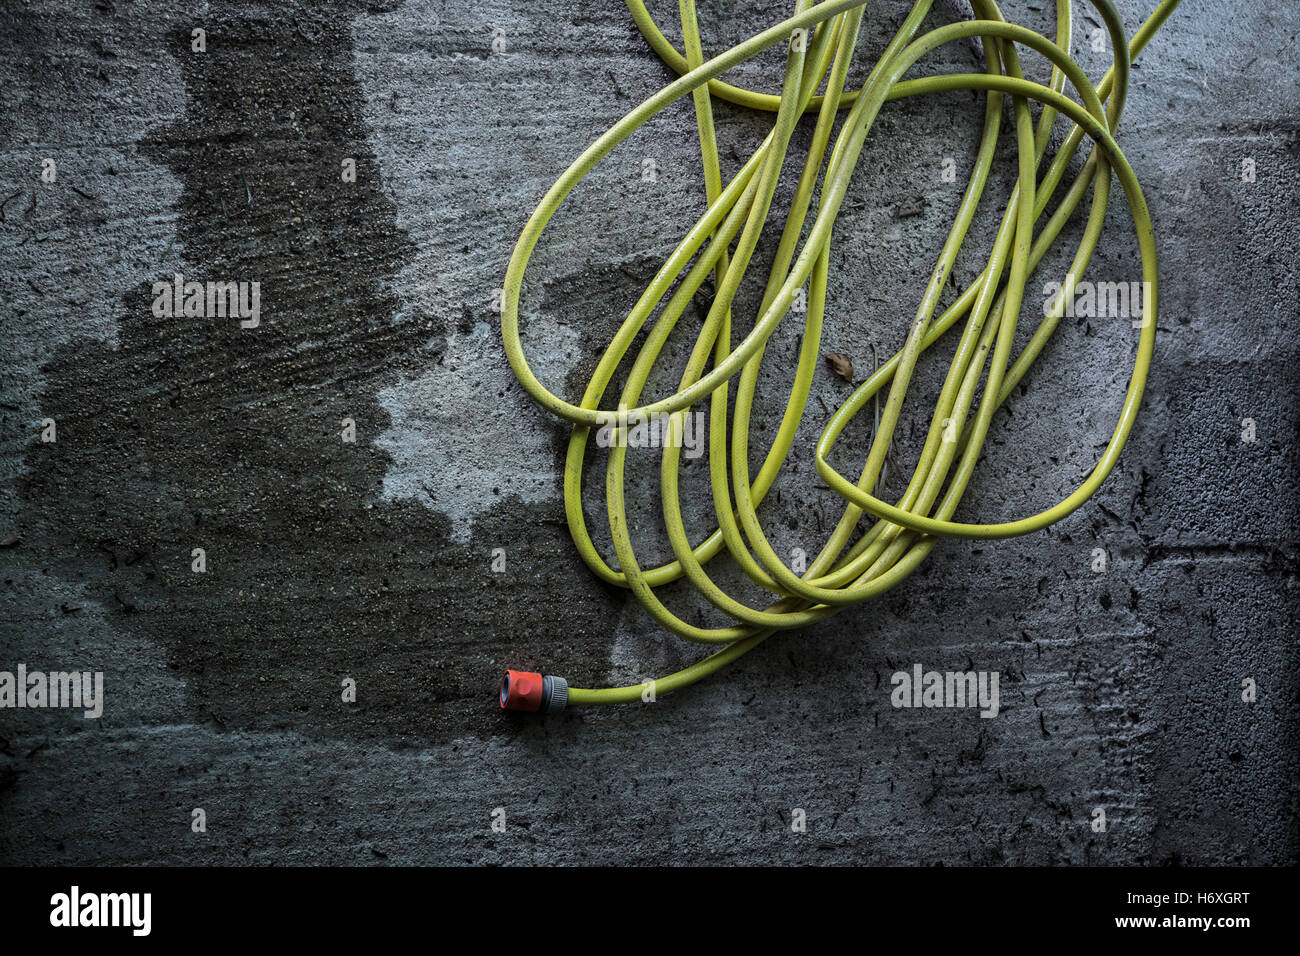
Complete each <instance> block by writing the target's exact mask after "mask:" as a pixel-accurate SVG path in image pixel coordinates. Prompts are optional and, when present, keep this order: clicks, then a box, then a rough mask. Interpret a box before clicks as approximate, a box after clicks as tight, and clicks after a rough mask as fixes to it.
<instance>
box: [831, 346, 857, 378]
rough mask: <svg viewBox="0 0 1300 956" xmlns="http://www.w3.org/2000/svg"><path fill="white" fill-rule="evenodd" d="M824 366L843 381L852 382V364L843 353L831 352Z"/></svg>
mask: <svg viewBox="0 0 1300 956" xmlns="http://www.w3.org/2000/svg"><path fill="white" fill-rule="evenodd" d="M826 364H827V365H829V366H830V367H831V371H832V372H834V373H835V374H836V375H838V376H839V377H840V378H842V379H844V381H846V382H851V381H853V363H852V362H851V361H849V357H848V356H847V355H845V354H844V353H843V352H832V353H831V354H830V355H828V356H826Z"/></svg>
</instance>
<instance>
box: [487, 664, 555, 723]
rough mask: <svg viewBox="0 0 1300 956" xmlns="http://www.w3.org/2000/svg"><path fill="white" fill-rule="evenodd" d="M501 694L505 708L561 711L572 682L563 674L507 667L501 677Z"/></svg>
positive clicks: (545, 711)
mask: <svg viewBox="0 0 1300 956" xmlns="http://www.w3.org/2000/svg"><path fill="white" fill-rule="evenodd" d="M499 696H500V701H501V709H502V710H527V711H540V712H541V713H543V714H558V713H559V712H560V711H562V710H564V707H565V705H566V704H568V702H569V682H568V681H566V680H565V679H564V678H563V677H553V676H551V675H546V676H543V675H542V674H537V673H534V672H532V671H510V670H508V671H506V672H505V675H504V676H503V677H502V678H501V688H500V693H499Z"/></svg>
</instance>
